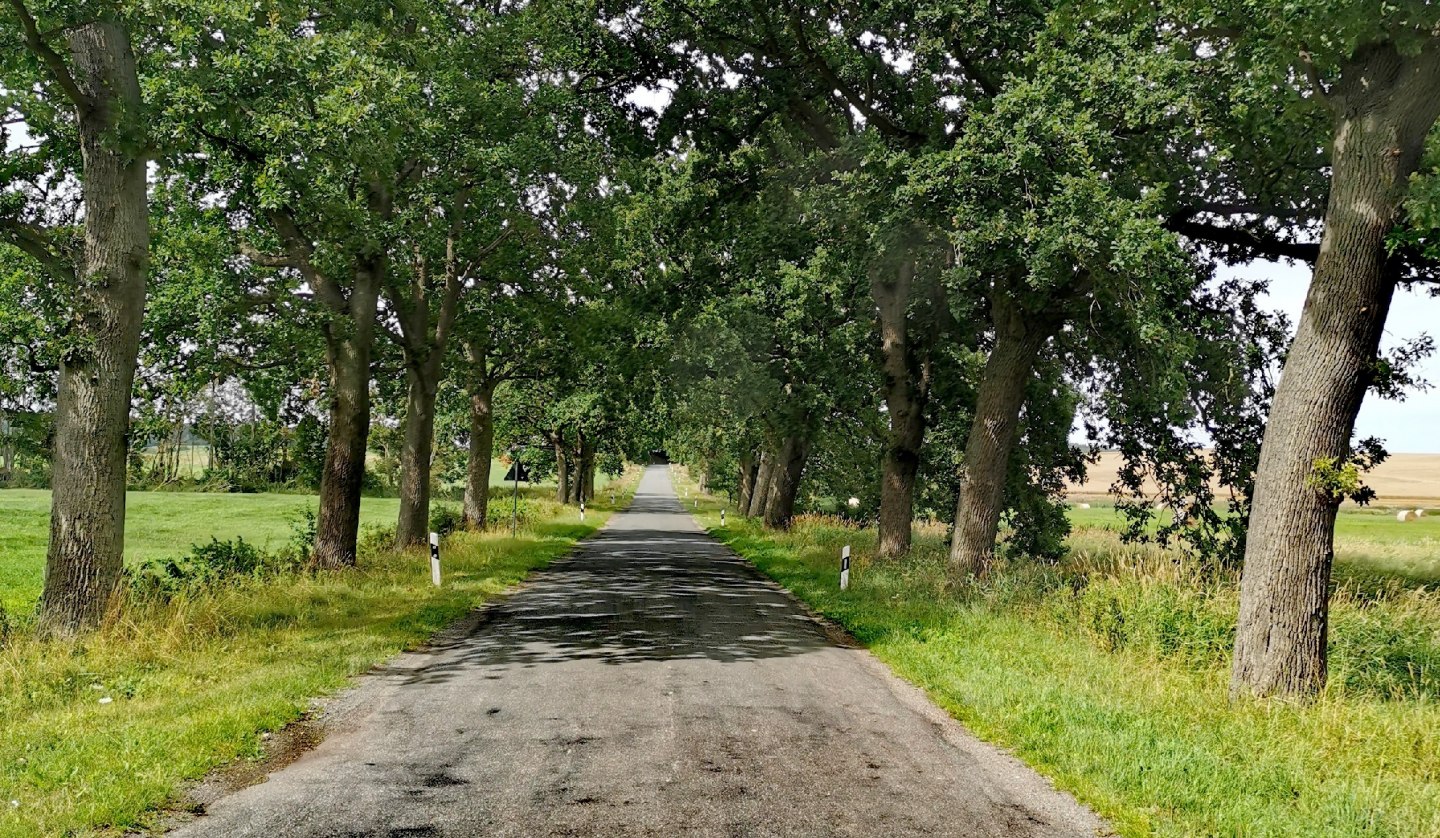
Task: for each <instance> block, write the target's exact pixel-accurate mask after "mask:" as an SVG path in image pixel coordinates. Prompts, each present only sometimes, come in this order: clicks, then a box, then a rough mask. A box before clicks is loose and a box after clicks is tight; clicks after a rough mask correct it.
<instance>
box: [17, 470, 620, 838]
mask: <svg viewBox="0 0 1440 838" xmlns="http://www.w3.org/2000/svg"><path fill="white" fill-rule="evenodd" d="M616 489H617V490H618V492H619V497H618V498H617V501H618V503H620V504H622V505H623V504H624V503H625V502H626V500H627V498H628V494H629V491H630V490H631V489H633V479H627V480H626V481H625V482H624V483H621V484H618V485H617V486H616ZM522 491H523V490H522ZM525 494H526V499H525V513H526V517H525V521H524V523H523V525H522V528H521V530H520V532H519V534H518V537H511V536H510V534H509V533H508V532H507V531H504V530H499V531H494V532H488V533H457V534H455V535H452V536H451V537H450V538H449V539H447V541H446V544H445V546H444V548H443V550H444V556H445V584H444V586H443V587H440V588H436V587H434V586H432V585H431V583H430V574H429V569H428V562H427V561H426V560H425V558H424V556H423V553H392V552H385V551H381V552H376V553H367V554H366V555H363V556H362V557H361V562H360V566H359V567H358V568H356V569H354V570H349V571H344V572H338V573H318V574H317V573H303V572H296V573H286V574H283V575H280V576H278V577H270V578H264V579H258V580H254V579H242V580H236V581H234V582H233V583H231V584H226V585H221V586H219V587H217V588H215V589H213V590H204V591H198V592H195V593H193V594H189V595H181V596H179V597H177V598H176V599H173V600H171V601H169V602H163V603H149V604H147V603H132V604H131V605H130V606H129V607H128V608H127V609H126V610H125V611H124V612H122V613H121V615H120V616H119V617H118V618H117V619H115V620H114V621H112V622H111V623H109V624H107V625H106V626H105V627H103V628H102V629H101V630H100V631H99V632H97V633H96V634H94V635H91V636H88V637H86V638H85V639H84V640H83V641H74V642H65V641H51V642H39V641H37V640H35V639H34V638H33V637H32V636H30V635H29V634H28V633H26V632H24V631H22V632H20V633H19V634H18V635H12V637H11V639H10V642H9V643H8V645H5V646H0V801H3V803H4V805H0V838H11V836H14V838H21V836H27V837H28V836H39V835H92V834H97V833H98V834H105V835H118V834H126V833H128V832H129V831H130V830H132V829H141V830H144V829H147V828H149V827H151V826H153V825H154V823H155V822H156V813H157V810H158V807H163V806H165V805H167V804H170V805H173V804H176V803H178V802H180V801H179V800H178V799H177V798H176V797H175V793H176V790H177V789H178V788H180V787H181V786H183V784H184V783H185V781H187V780H191V779H195V778H198V777H200V776H203V775H204V774H205V773H206V772H207V771H208V770H210V769H211V768H214V767H216V766H218V765H222V764H224V763H227V762H230V761H232V760H234V759H236V758H244V757H250V756H256V755H259V754H260V753H261V751H262V745H263V740H264V736H265V734H266V732H268V731H273V730H277V729H279V728H282V727H284V726H285V725H286V724H288V723H290V722H292V721H294V720H295V719H297V718H299V717H301V716H302V715H304V714H305V713H306V712H307V710H308V709H309V708H312V707H313V706H314V699H315V698H316V697H317V696H324V695H326V694H329V693H331V692H333V691H335V690H336V689H339V688H340V687H342V686H344V685H345V683H346V682H347V680H348V679H350V678H351V677H352V676H354V675H356V674H357V673H360V672H363V671H365V670H366V669H369V668H370V667H372V666H374V665H375V664H377V663H379V662H381V661H384V660H386V659H387V658H389V657H391V656H393V655H394V654H396V653H397V652H399V651H400V650H402V649H404V648H406V647H410V646H413V645H415V644H417V643H420V642H423V641H424V640H425V639H426V638H428V637H430V636H431V635H432V634H433V633H434V632H435V631H437V630H438V629H440V628H441V627H443V626H444V625H446V624H448V623H450V622H451V621H453V620H455V619H457V618H458V617H460V616H462V615H463V614H465V613H466V612H467V611H469V610H470V609H471V608H473V607H474V606H475V605H477V604H478V603H480V602H483V601H484V600H486V599H489V598H491V597H493V596H495V595H497V594H498V593H500V592H502V591H504V590H505V589H506V588H507V587H508V586H510V585H513V584H514V583H516V582H518V581H520V580H521V579H523V578H524V577H525V575H526V574H527V573H529V572H530V571H531V570H533V569H535V568H537V567H540V566H543V565H544V564H546V563H547V562H549V561H550V560H552V559H554V558H555V557H557V556H560V555H562V554H564V553H565V552H566V551H567V550H568V549H569V548H570V547H571V546H572V545H573V544H574V543H575V542H576V541H577V540H578V539H580V538H583V537H585V536H586V535H589V534H590V533H592V532H594V531H595V529H596V528H598V527H600V526H602V525H603V524H604V522H605V520H606V518H607V517H608V516H609V513H610V504H609V503H608V502H607V501H608V494H609V493H608V491H607V492H606V493H605V494H604V495H603V496H602V497H601V498H597V499H596V503H594V504H592V506H591V510H592V511H591V514H590V515H589V516H588V518H587V519H586V521H585V522H583V523H581V522H580V521H579V520H578V516H577V512H576V510H574V509H573V508H569V507H562V506H560V505H559V504H556V503H555V502H554V501H553V500H551V499H549V498H548V495H549V494H550V493H549V492H547V491H544V490H541V489H534V490H530V491H528V492H525ZM0 501H4V502H5V503H6V504H7V505H6V506H4V507H3V511H0V521H3V523H4V524H5V527H4V532H5V533H6V537H7V539H9V541H8V542H7V543H8V544H11V545H19V546H20V547H21V548H22V550H23V556H25V558H23V559H18V560H17V559H16V558H15V557H16V556H17V555H22V553H21V552H17V551H15V550H13V549H11V548H8V547H7V548H5V552H4V554H3V556H0V566H3V567H4V568H6V572H7V573H8V575H9V578H18V579H20V580H21V581H22V583H23V585H24V586H25V587H26V589H27V590H30V591H34V590H37V589H38V584H39V582H38V580H39V575H38V574H39V564H40V561H41V557H40V554H39V553H37V552H36V550H37V549H39V550H40V551H41V552H43V545H44V542H45V515H44V506H45V499H44V497H43V495H42V494H41V493H35V492H29V493H23V494H22V493H18V492H13V491H12V492H0ZM132 502H133V505H132V507H131V512H132V518H131V527H130V531H131V532H132V533H134V534H136V537H135V539H134V540H133V541H132V542H131V544H132V547H133V548H134V550H135V551H136V552H135V553H134V554H132V555H140V554H147V555H148V554H152V553H159V552H165V551H171V550H184V549H185V547H186V546H187V545H188V544H189V543H190V542H193V541H200V540H204V539H206V538H208V537H210V536H212V535H214V536H218V537H220V538H226V537H232V536H235V535H244V536H245V537H246V538H247V539H251V538H253V539H254V540H255V541H256V542H257V543H270V544H272V545H274V544H276V543H277V542H278V541H283V540H284V539H285V538H287V537H288V524H287V522H286V520H285V519H286V516H287V515H288V514H290V513H292V512H293V511H294V510H296V509H300V508H303V507H304V506H305V505H306V504H307V503H309V502H311V501H310V499H308V498H305V497H299V496H293V495H187V494H183V493H153V494H149V495H137V496H135V497H134V498H132ZM394 511H395V501H394V500H368V499H367V500H366V502H365V512H364V515H365V517H366V518H367V519H368V520H371V521H381V522H384V523H386V524H388V523H390V518H391V516H392V515H393V514H394ZM142 534H143V535H142ZM6 584H7V587H8V584H9V583H6ZM16 600H17V601H19V602H22V603H23V602H29V601H32V600H33V595H27V596H26V597H16Z"/></svg>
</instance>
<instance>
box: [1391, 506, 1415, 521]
mask: <svg viewBox="0 0 1440 838" xmlns="http://www.w3.org/2000/svg"><path fill="white" fill-rule="evenodd" d="M1417 517H1419V516H1417V515H1416V514H1415V510H1413V509H1402V510H1400V511H1399V512H1396V513H1395V520H1397V521H1400V522H1405V521H1413V520H1415V519H1416V518H1417Z"/></svg>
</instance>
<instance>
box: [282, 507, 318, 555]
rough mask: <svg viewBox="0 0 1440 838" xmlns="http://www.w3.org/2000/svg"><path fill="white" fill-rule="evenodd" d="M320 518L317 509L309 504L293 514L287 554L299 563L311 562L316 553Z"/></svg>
mask: <svg viewBox="0 0 1440 838" xmlns="http://www.w3.org/2000/svg"><path fill="white" fill-rule="evenodd" d="M319 520H320V519H319V517H318V516H317V515H316V514H315V510H314V509H311V508H310V507H308V506H307V507H305V508H304V509H301V510H300V511H298V512H296V513H295V514H294V515H293V516H291V518H290V543H289V544H287V545H286V546H285V555H286V556H287V557H288V558H290V559H291V560H292V561H294V562H296V563H297V564H305V563H307V562H309V561H310V557H311V556H312V555H313V554H314V553H315V539H316V537H317V534H318V533H319V529H320V525H319Z"/></svg>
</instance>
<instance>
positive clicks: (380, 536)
mask: <svg viewBox="0 0 1440 838" xmlns="http://www.w3.org/2000/svg"><path fill="white" fill-rule="evenodd" d="M394 547H395V528H394V527H387V526H385V525H384V524H366V525H364V526H362V527H361V528H360V538H359V539H358V540H357V541H356V543H355V552H356V553H358V554H360V555H362V556H374V555H377V554H380V553H384V552H386V551H388V550H391V549H393V548H394Z"/></svg>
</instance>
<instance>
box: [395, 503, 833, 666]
mask: <svg viewBox="0 0 1440 838" xmlns="http://www.w3.org/2000/svg"><path fill="white" fill-rule="evenodd" d="M626 515H627V517H629V516H642V515H643V516H651V517H647V518H645V519H641V520H637V518H635V517H630V518H629V520H630V521H633V522H634V523H635V524H637V525H643V524H650V523H653V524H654V525H655V526H656V527H657V528H654V529H642V528H633V527H632V526H625V525H623V524H622V525H621V526H618V527H616V528H615V529H612V530H608V531H605V532H602V533H601V534H599V535H598V536H596V537H595V538H593V539H592V540H590V541H589V542H587V543H586V544H585V545H584V546H583V547H581V548H580V550H579V551H578V552H577V553H576V554H575V555H574V556H571V557H570V558H567V559H564V560H562V561H560V562H557V563H555V564H554V565H551V567H550V568H549V569H548V570H546V571H544V572H542V573H540V574H537V575H536V577H535V578H534V580H533V581H532V582H531V583H530V584H529V585H527V586H526V587H525V588H524V589H523V590H521V591H520V592H518V593H516V594H515V595H514V596H513V597H511V598H510V599H509V600H508V601H506V602H504V603H502V604H499V605H497V606H495V607H494V609H493V610H492V611H491V613H490V614H489V616H488V618H487V619H485V620H484V621H483V623H482V624H480V625H479V626H477V627H476V629H475V630H474V631H473V632H471V633H470V634H469V635H468V636H465V637H462V638H457V639H455V640H453V641H451V642H449V643H446V644H441V645H437V646H435V647H432V648H431V649H430V650H429V652H428V653H429V654H432V655H434V656H435V657H436V660H435V662H434V663H433V664H431V665H428V666H424V667H422V668H420V669H418V670H412V671H411V672H410V673H409V675H408V678H407V680H406V683H407V684H434V683H443V682H446V681H450V680H453V679H455V678H457V677H459V676H460V675H462V674H465V673H469V672H472V671H473V670H475V669H477V668H487V669H491V670H493V671H491V672H487V673H485V674H484V676H483V677H485V678H489V679H499V678H503V677H504V674H505V672H506V671H507V670H509V669H511V668H514V667H523V668H530V667H536V666H541V665H545V664H560V663H565V662H567V661H599V662H602V663H606V664H612V665H623V664H627V663H636V662H640V661H657V660H676V659H686V658H704V659H709V660H714V661H720V662H734V661H745V660H756V659H760V658H772V657H788V656H795V655H800V654H805V653H806V652H809V651H813V650H817V649H823V648H826V647H827V646H828V645H829V643H828V641H827V640H826V639H825V637H824V635H823V634H822V633H821V632H820V630H819V629H818V627H817V626H816V625H815V624H814V622H813V621H811V620H810V619H809V618H808V617H806V616H804V615H803V614H800V613H796V612H795V610H794V607H793V605H792V604H791V603H790V602H789V601H788V600H787V599H786V598H785V597H784V596H783V595H782V594H780V593H779V592H777V591H776V590H775V589H774V588H772V587H770V586H769V585H768V584H766V583H765V582H763V581H762V580H761V578H760V576H759V574H758V573H756V572H755V571H754V570H753V569H752V568H750V567H749V566H748V565H747V564H745V563H744V562H743V561H741V560H740V559H738V558H736V557H735V556H734V555H733V554H732V553H730V552H729V551H728V550H726V549H725V548H723V547H721V546H720V545H718V544H717V543H716V542H715V541H714V540H712V539H711V538H709V536H707V535H705V534H704V533H700V532H695V531H694V530H693V529H691V530H690V531H688V532H687V531H685V528H684V527H681V526H676V527H675V528H673V529H671V528H665V524H666V523H668V522H667V520H666V519H667V518H670V516H675V518H676V519H678V518H680V517H681V516H685V515H686V513H685V512H684V511H683V510H682V508H681V506H680V504H679V503H678V502H677V501H676V500H675V498H674V497H673V496H664V495H645V494H642V495H637V496H636V498H635V500H634V502H633V503H631V505H630V507H629V508H628V509H627V510H626ZM686 517H687V518H688V516H686ZM642 520H643V524H642ZM672 520H673V519H672ZM678 523H679V522H678V521H677V524H678ZM685 523H686V524H687V525H688V520H687V521H686V522H685Z"/></svg>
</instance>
